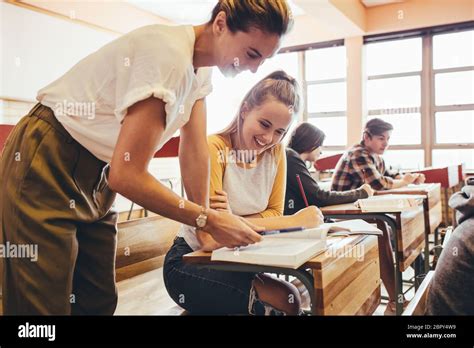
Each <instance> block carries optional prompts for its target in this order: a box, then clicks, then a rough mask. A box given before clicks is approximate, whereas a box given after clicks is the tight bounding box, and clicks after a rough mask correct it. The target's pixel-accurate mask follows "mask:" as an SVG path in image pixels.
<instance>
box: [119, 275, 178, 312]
mask: <svg viewBox="0 0 474 348" xmlns="http://www.w3.org/2000/svg"><path fill="white" fill-rule="evenodd" d="M117 288H118V304H117V310H116V311H115V315H182V314H183V312H184V310H183V309H182V308H180V307H178V306H177V305H176V304H175V303H174V302H173V300H172V299H171V297H169V295H168V292H167V291H166V288H165V284H164V281H163V268H158V269H156V270H153V271H151V272H147V273H144V274H140V275H138V276H135V277H133V278H129V279H126V280H123V281H121V282H119V283H118V284H117Z"/></svg>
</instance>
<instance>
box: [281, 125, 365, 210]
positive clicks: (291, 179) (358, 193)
mask: <svg viewBox="0 0 474 348" xmlns="http://www.w3.org/2000/svg"><path fill="white" fill-rule="evenodd" d="M324 138H325V134H324V133H323V131H322V130H320V129H319V128H317V127H315V126H313V125H312V124H311V123H307V122H304V123H302V124H300V125H299V126H298V127H297V128H296V129H295V130H294V132H293V134H292V135H291V139H290V142H289V143H288V147H287V148H286V161H287V168H288V169H287V175H286V194H285V215H292V214H294V213H296V212H297V211H299V210H301V209H303V208H304V207H305V206H306V202H305V201H304V199H303V194H302V192H301V188H300V184H299V182H298V180H297V175H298V176H299V178H300V180H301V185H302V187H303V190H304V192H305V196H306V198H307V203H308V204H309V205H315V206H317V207H324V206H327V205H334V204H344V203H351V202H355V201H356V200H358V199H359V198H367V197H369V196H372V195H373V190H372V188H371V187H370V185H368V184H363V185H362V186H361V187H359V188H357V189H354V190H348V191H344V192H337V191H326V190H323V189H321V188H320V187H319V185H318V183H317V182H316V180H314V179H313V177H312V176H311V174H310V172H309V170H308V168H307V167H306V164H305V161H308V162H310V163H314V162H315V161H316V160H317V159H318V158H319V156H320V155H321V146H322V145H323V141H324Z"/></svg>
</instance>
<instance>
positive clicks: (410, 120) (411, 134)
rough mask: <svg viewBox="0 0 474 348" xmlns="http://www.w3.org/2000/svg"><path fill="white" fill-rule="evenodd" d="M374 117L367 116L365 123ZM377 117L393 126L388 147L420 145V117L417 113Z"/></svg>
mask: <svg viewBox="0 0 474 348" xmlns="http://www.w3.org/2000/svg"><path fill="white" fill-rule="evenodd" d="M375 117H376V116H369V117H368V118H367V121H369V120H371V119H373V118H375ZM377 117H378V118H381V119H382V120H384V121H386V122H388V123H390V124H391V125H392V126H393V131H392V134H391V136H390V146H392V147H393V146H395V145H417V144H420V134H421V116H420V114H419V113H414V114H409V113H406V114H396V115H379V116H377ZM406 125H411V127H407V126H406Z"/></svg>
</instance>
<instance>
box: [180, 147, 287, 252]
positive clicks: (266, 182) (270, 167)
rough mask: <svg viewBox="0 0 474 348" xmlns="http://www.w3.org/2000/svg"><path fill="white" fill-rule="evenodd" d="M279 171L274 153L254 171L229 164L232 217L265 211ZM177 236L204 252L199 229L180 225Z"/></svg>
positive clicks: (227, 175)
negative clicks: (198, 237)
mask: <svg viewBox="0 0 474 348" xmlns="http://www.w3.org/2000/svg"><path fill="white" fill-rule="evenodd" d="M231 156H232V154H231ZM284 159H285V158H283V160H284ZM277 171H278V163H277V161H276V159H275V157H274V156H273V155H272V151H265V152H264V153H263V156H262V158H260V160H259V161H258V163H257V165H256V166H255V167H253V168H242V167H240V166H239V165H238V164H237V161H236V159H235V158H230V159H229V160H228V161H226V168H225V172H224V178H223V183H222V189H223V190H224V191H225V192H226V193H227V200H228V202H229V206H230V209H231V210H232V213H233V214H235V215H239V216H246V215H252V214H258V213H261V212H262V211H264V210H266V209H267V207H268V202H269V199H270V195H271V194H272V190H273V184H274V182H275V177H276V174H277ZM177 235H178V236H179V237H183V238H184V240H185V241H186V243H188V245H189V246H190V247H191V248H192V249H193V250H194V251H195V250H198V249H200V248H201V247H200V245H199V241H198V240H197V237H196V228H194V227H191V226H188V225H181V228H180V230H179V231H178V234H177Z"/></svg>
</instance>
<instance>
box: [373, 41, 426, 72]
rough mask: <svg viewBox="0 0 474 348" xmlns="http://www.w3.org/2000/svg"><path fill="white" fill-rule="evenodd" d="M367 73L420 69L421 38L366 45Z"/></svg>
mask: <svg viewBox="0 0 474 348" xmlns="http://www.w3.org/2000/svg"><path fill="white" fill-rule="evenodd" d="M366 53H367V55H366V56H367V75H368V76H372V75H383V74H394V73H401V72H409V71H421V38H414V39H407V40H396V41H387V42H380V43H373V44H367V45H366Z"/></svg>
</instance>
